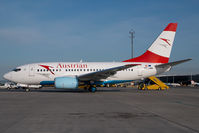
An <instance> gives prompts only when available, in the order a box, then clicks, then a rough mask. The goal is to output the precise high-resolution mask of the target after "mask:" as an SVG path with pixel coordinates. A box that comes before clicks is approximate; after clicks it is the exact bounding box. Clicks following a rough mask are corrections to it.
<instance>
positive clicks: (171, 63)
mask: <svg viewBox="0 0 199 133" xmlns="http://www.w3.org/2000/svg"><path fill="white" fill-rule="evenodd" d="M190 60H192V59H185V60H180V61H175V62H170V63H165V64H160V65H157V66H156V67H159V68H160V67H172V66H175V65H178V64H181V63H184V62H187V61H190Z"/></svg>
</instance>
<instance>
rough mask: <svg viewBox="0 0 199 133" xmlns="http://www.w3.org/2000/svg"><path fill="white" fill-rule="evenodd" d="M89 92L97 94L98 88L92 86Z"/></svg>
mask: <svg viewBox="0 0 199 133" xmlns="http://www.w3.org/2000/svg"><path fill="white" fill-rule="evenodd" d="M88 90H89V92H96V91H97V88H96V87H95V86H90V87H89V88H88Z"/></svg>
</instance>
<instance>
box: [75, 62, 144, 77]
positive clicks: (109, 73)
mask: <svg viewBox="0 0 199 133" xmlns="http://www.w3.org/2000/svg"><path fill="white" fill-rule="evenodd" d="M138 65H140V64H127V65H124V66H119V67H113V68H109V69H105V70H102V71H97V72H92V73H88V74H83V75H80V76H78V79H79V80H80V81H89V80H91V81H99V80H101V79H106V78H108V77H110V76H112V75H114V74H116V73H117V71H121V70H124V69H128V68H131V67H134V66H138Z"/></svg>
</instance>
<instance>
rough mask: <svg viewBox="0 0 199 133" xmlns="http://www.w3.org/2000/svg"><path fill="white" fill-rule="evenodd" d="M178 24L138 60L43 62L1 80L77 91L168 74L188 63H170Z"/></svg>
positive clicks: (171, 24) (168, 28)
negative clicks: (78, 89) (85, 87)
mask: <svg viewBox="0 0 199 133" xmlns="http://www.w3.org/2000/svg"><path fill="white" fill-rule="evenodd" d="M176 29H177V23H170V24H168V25H167V27H166V28H165V29H164V31H163V32H162V33H161V34H160V35H159V36H158V37H157V39H156V40H155V41H154V42H153V43H152V45H151V46H150V47H149V49H148V50H147V51H146V52H145V53H144V54H142V55H141V56H139V57H136V58H132V59H128V60H125V61H122V62H48V63H46V62H42V63H34V64H27V65H23V66H19V67H17V68H15V69H14V70H12V71H11V72H8V73H6V74H5V75H4V78H5V79H7V80H10V81H13V82H15V83H18V84H21V85H22V86H26V87H28V86H30V85H54V86H55V88H63V89H77V88H78V87H79V86H81V85H85V86H88V88H87V89H88V90H89V91H91V92H95V91H96V85H102V84H103V85H104V84H111V83H112V84H113V83H114V84H117V83H123V82H130V81H133V80H138V79H143V78H147V77H150V76H153V75H157V74H161V73H163V72H167V71H169V70H170V69H171V68H172V66H174V65H177V64H180V63H183V62H186V61H189V60H190V59H186V60H181V61H176V62H170V63H168V62H169V58H170V53H171V49H172V46H173V41H174V37H175V33H176Z"/></svg>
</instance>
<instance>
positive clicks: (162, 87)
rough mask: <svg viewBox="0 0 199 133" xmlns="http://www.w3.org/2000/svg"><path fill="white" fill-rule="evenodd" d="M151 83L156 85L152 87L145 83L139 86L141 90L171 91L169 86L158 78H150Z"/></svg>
mask: <svg viewBox="0 0 199 133" xmlns="http://www.w3.org/2000/svg"><path fill="white" fill-rule="evenodd" d="M149 79H150V80H151V81H153V82H154V83H155V84H152V85H146V84H145V83H140V84H139V85H138V89H139V90H165V89H169V86H167V85H166V84H165V83H163V82H162V81H161V80H159V79H158V78H156V77H155V76H151V77H149Z"/></svg>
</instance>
